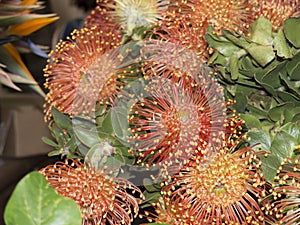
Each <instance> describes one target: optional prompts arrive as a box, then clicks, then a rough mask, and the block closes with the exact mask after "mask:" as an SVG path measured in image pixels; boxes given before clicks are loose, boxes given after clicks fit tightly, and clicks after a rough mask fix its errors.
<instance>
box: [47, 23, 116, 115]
mask: <svg viewBox="0 0 300 225" xmlns="http://www.w3.org/2000/svg"><path fill="white" fill-rule="evenodd" d="M118 45H119V42H118V38H117V37H115V35H114V34H113V33H104V32H103V31H102V30H101V29H99V28H98V27H92V28H89V29H88V28H82V29H81V30H79V31H77V30H75V31H74V32H73V34H72V36H71V38H69V39H68V40H67V41H60V42H59V43H58V44H57V46H56V49H55V50H54V51H52V52H51V53H50V59H49V61H48V64H47V66H46V67H45V69H44V74H45V77H46V82H45V87H46V88H47V89H48V90H49V92H48V94H47V96H46V118H49V117H51V109H52V107H56V108H58V110H60V111H61V112H63V113H68V114H70V115H78V114H83V115H89V114H90V113H91V112H93V111H94V110H95V104H96V103H97V102H106V101H108V102H110V101H111V100H112V98H113V93H114V92H116V90H117V89H118V83H117V75H116V70H117V69H116V68H117V67H118V66H119V65H120V64H121V62H122V56H121V55H119V54H118V51H117V50H116V49H115V48H116V47H117V46H118ZM113 49H114V50H113Z"/></svg>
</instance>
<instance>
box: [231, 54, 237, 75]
mask: <svg viewBox="0 0 300 225" xmlns="http://www.w3.org/2000/svg"><path fill="white" fill-rule="evenodd" d="M238 60H239V56H238V55H237V54H235V53H234V54H232V56H231V57H230V74H231V79H232V80H237V79H238V78H239V64H238Z"/></svg>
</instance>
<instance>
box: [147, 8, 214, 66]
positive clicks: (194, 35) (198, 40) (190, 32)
mask: <svg viewBox="0 0 300 225" xmlns="http://www.w3.org/2000/svg"><path fill="white" fill-rule="evenodd" d="M208 25H209V24H208V23H207V22H206V21H201V22H200V23H198V22H197V21H195V20H194V19H193V17H192V16H191V14H181V13H175V12H166V13H165V14H164V19H163V20H160V21H158V22H157V24H156V26H155V27H154V28H153V30H152V31H151V32H152V34H153V35H154V36H158V37H159V38H160V39H162V40H164V41H166V42H168V43H174V44H180V45H182V46H184V47H186V48H187V49H189V50H191V51H194V52H195V53H196V54H197V56H198V57H199V58H200V59H201V60H203V61H206V60H207V58H208V44H207V42H206V41H205V39H204V35H205V33H206V30H207V28H208Z"/></svg>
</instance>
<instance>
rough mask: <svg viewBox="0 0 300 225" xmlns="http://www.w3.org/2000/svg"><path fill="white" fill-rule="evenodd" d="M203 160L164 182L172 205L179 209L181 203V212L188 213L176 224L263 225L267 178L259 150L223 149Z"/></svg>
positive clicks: (165, 191)
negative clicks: (263, 201)
mask: <svg viewBox="0 0 300 225" xmlns="http://www.w3.org/2000/svg"><path fill="white" fill-rule="evenodd" d="M201 162H202V163H199V162H197V161H195V162H194V163H191V164H190V166H189V167H186V168H185V169H184V170H182V171H181V172H180V173H179V174H177V175H174V176H173V177H172V178H171V180H169V181H166V182H165V183H164V186H163V189H162V190H163V191H162V193H163V195H164V196H165V198H168V202H170V205H169V207H171V208H172V210H173V211H176V210H178V209H177V208H174V207H173V206H174V205H177V206H181V208H182V209H180V210H179V211H178V214H180V215H184V216H182V217H180V218H177V221H178V223H175V224H195V225H196V224H215V225H221V224H263V221H264V214H263V212H262V210H261V208H260V205H259V203H258V199H259V198H261V197H264V196H265V191H264V183H265V181H264V179H263V178H262V175H261V174H260V165H261V161H260V159H259V157H257V153H255V152H254V151H252V150H251V149H248V148H245V149H241V150H238V151H236V152H234V153H228V152H226V151H225V150H221V151H220V152H219V153H218V154H216V155H215V156H214V157H213V158H211V159H210V160H209V159H207V163H203V160H202V161H201ZM181 211H184V212H186V213H185V214H182V213H181ZM186 215H188V217H186ZM187 219H188V221H190V222H189V223H186V221H187Z"/></svg>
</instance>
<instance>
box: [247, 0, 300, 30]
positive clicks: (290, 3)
mask: <svg viewBox="0 0 300 225" xmlns="http://www.w3.org/2000/svg"><path fill="white" fill-rule="evenodd" d="M250 3H252V5H253V10H252V11H253V12H254V14H253V16H254V18H253V20H256V19H257V18H258V17H260V16H262V17H265V18H266V19H268V20H270V21H271V22H272V25H273V29H274V30H275V31H276V30H277V29H278V28H279V27H282V26H283V23H284V21H285V20H286V19H288V18H290V17H293V16H299V15H300V8H299V7H300V5H299V1H298V0H258V1H257V0H251V1H250Z"/></svg>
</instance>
